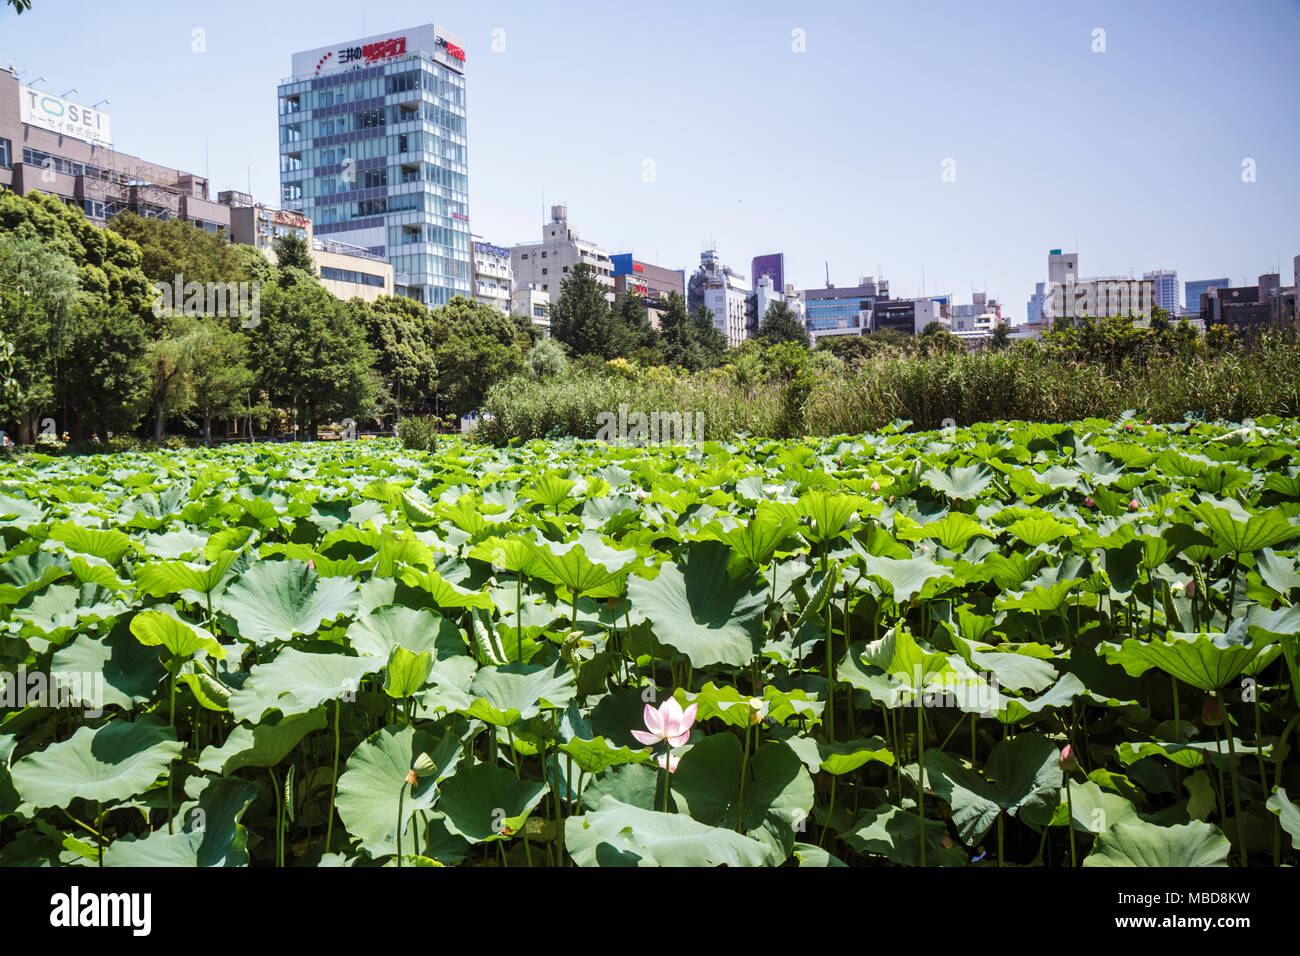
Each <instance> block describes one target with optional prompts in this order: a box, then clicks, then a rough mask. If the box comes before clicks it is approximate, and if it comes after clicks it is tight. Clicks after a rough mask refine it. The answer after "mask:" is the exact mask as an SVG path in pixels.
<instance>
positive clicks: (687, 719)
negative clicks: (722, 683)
mask: <svg viewBox="0 0 1300 956" xmlns="http://www.w3.org/2000/svg"><path fill="white" fill-rule="evenodd" d="M644 717H645V725H646V730H648V731H649V733H646V731H645V730H634V731H632V736H633V737H635V738H636V739H637V740H639V741H641V743H643V744H645V745H646V746H647V747H652V746H654V745H655V744H657V743H659V741H661V740H663V741H667V743H668V746H670V747H680V746H681V745H682V744H684V743H686V741H688V740H690V739H691V725H692V724H694V723H695V705H694V704H691V706H689V707H687V708H686V710H684V711H683V710H682V705H681V704H679V703H677V698H676V697H669V698H668V699H667V700H666V701H664V702H663V703H662V704H660V705H659V709H658V710H656V709H655V708H653V707H651V706H650V705H649V704H646V705H645V714H644Z"/></svg>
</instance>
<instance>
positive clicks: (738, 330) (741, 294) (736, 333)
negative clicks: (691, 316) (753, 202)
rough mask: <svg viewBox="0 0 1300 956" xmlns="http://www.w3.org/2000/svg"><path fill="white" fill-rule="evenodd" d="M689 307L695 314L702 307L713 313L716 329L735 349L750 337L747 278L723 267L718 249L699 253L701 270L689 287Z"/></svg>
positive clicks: (693, 277)
mask: <svg viewBox="0 0 1300 956" xmlns="http://www.w3.org/2000/svg"><path fill="white" fill-rule="evenodd" d="M686 299H687V305H688V306H689V307H690V309H691V311H692V312H693V311H694V310H695V309H696V308H697V307H698V306H700V305H703V306H704V307H705V308H706V309H708V310H709V311H710V312H712V313H713V327H714V328H715V329H717V330H718V331H719V332H721V333H722V335H723V337H724V338H725V339H726V340H727V346H728V348H734V347H735V346H737V345H739V344H740V343H741V342H743V341H745V339H747V338H749V336H750V334H751V333H750V328H749V310H748V308H747V303H748V299H749V287H748V286H747V285H746V282H745V277H744V276H742V275H741V274H740V273H738V272H736V271H735V270H733V269H732V268H731V267H730V266H724V265H723V264H722V260H721V259H720V258H719V257H718V252H717V250H716V249H709V250H708V251H706V252H702V253H700V267H699V268H698V269H696V270H695V274H694V275H692V276H691V279H690V282H689V283H688V284H687V287H686Z"/></svg>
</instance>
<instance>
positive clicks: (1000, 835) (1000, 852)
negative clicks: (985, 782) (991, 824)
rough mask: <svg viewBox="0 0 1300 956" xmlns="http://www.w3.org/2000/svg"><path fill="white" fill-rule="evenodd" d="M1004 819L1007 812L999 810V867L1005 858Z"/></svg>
mask: <svg viewBox="0 0 1300 956" xmlns="http://www.w3.org/2000/svg"><path fill="white" fill-rule="evenodd" d="M1004 819H1006V814H1005V813H1002V812H1000V811H999V813H998V867H999V868H1001V867H1002V865H1003V860H1002V857H1003V853H1002V831H1003V824H1002V821H1003V820H1004ZM1070 823H1071V825H1072V826H1073V823H1074V821H1073V820H1072V821H1070Z"/></svg>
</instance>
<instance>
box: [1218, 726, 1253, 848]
mask: <svg viewBox="0 0 1300 956" xmlns="http://www.w3.org/2000/svg"><path fill="white" fill-rule="evenodd" d="M1224 721H1225V723H1226V724H1227V727H1228V761H1229V762H1228V770H1229V771H1231V773H1232V805H1233V807H1235V808H1236V811H1237V842H1238V844H1240V846H1241V865H1242V866H1249V865H1250V864H1249V863H1247V862H1246V821H1245V818H1244V817H1243V816H1242V809H1241V789H1240V788H1239V787H1238V786H1237V744H1236V741H1234V740H1233V737H1234V736H1235V735H1234V734H1233V732H1232V722H1231V721H1230V720H1229V719H1228V717H1227V708H1226V707H1225V708H1224Z"/></svg>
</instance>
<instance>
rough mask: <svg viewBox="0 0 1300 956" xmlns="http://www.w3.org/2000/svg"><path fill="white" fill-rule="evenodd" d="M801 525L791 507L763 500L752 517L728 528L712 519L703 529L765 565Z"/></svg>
mask: <svg viewBox="0 0 1300 956" xmlns="http://www.w3.org/2000/svg"><path fill="white" fill-rule="evenodd" d="M797 527H798V522H797V521H796V520H795V518H794V516H793V515H791V514H790V513H789V512H788V511H786V510H782V509H779V508H777V507H775V506H774V505H773V503H772V502H767V501H764V502H761V503H760V504H759V506H758V508H757V509H756V511H755V515H754V517H753V518H752V519H751V520H749V521H747V522H744V523H743V524H739V525H737V526H736V527H734V528H731V529H729V530H726V531H724V530H723V529H722V526H721V525H720V524H718V522H716V521H714V522H710V523H709V524H708V525H706V526H705V527H704V528H703V529H702V530H701V532H700V533H701V535H702V536H705V537H711V538H714V539H716V540H718V541H721V542H722V543H723V544H725V545H727V546H729V547H730V548H731V550H732V552H733V553H734V554H738V555H740V556H741V557H742V558H744V559H745V560H746V561H748V562H749V563H750V564H753V565H755V566H757V567H762V566H763V565H765V564H767V562H769V561H771V560H772V556H773V555H774V554H776V551H777V549H778V548H780V547H781V545H782V544H783V543H785V542H786V541H787V539H789V538H790V536H791V535H793V534H794V532H795V530H796V528H797Z"/></svg>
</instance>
